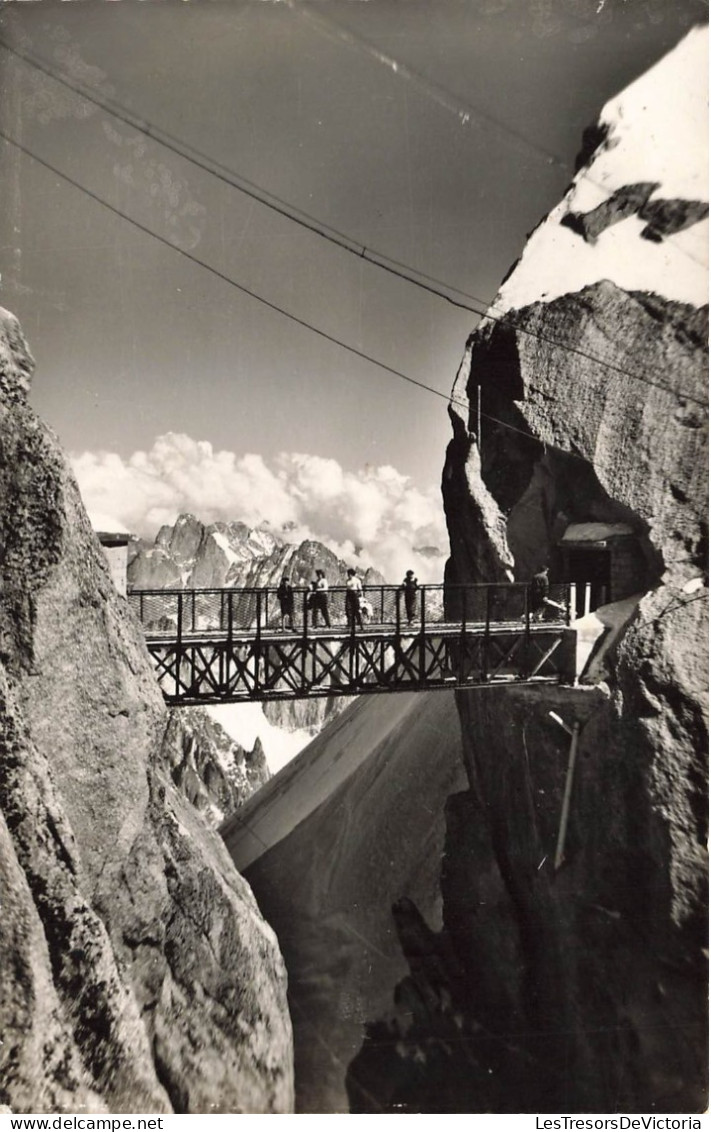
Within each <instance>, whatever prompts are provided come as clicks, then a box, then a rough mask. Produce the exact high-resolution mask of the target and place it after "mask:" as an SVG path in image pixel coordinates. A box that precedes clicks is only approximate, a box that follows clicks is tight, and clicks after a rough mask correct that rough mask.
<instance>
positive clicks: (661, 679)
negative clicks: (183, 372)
mask: <svg viewBox="0 0 711 1132" xmlns="http://www.w3.org/2000/svg"><path fill="white" fill-rule="evenodd" d="M704 59H705V35H704V33H702V32H696V33H692V35H691V36H690V37H689V38H688V39H687V40H686V41H684V42H683V43H682V44H681V45H680V47H679V48H677V50H676V51H675V52H674V53H672V55H671V56H669V57H668V58H667V59H665V60H663V61H662V62H661V63H660V64H659V65H658V66H657V67H656V68H654V69H653V70H652V71H651V72H650V73H649V74H648V75H646V76H644V77H643V78H642V79H641V80H639V81H638V82H637V83H635V84H633V86H632V87H631V88H629V90H628V91H626V92H624V93H623V94H622V95H621V96H620V97H619V99H616V100H614V101H613V102H612V103H611V104H610V105H609V106H608V107H606V108H605V111H604V112H603V116H602V119H601V123H600V124H599V126H598V128H597V129H596V130H595V131H594V132H593V133H592V134H591V137H594V138H595V141H596V144H597V149H596V150H595V151H594V153H592V154H588V155H587V157H586V159H585V162H584V164H583V165H582V167H581V169H580V171H579V173H578V175H577V177H576V179H575V181H574V182H573V184H572V186H571V189H570V190H569V192H568V194H567V195H566V197H565V199H564V201H563V202H562V203H561V204H560V205H559V206H558V207H557V208H556V209H554V211H553V212H552V213H551V215H550V216H549V217H548V218H547V219H546V220H545V221H544V222H543V223H542V224H541V225H540V227H539V228H538V229H537V230H536V232H535V233H534V234H533V235H532V237H531V238H530V240H529V243H528V245H527V247H526V250H525V252H524V254H523V256H522V258H521V260H520V261H519V263H518V264H517V265H516V267H515V268H514V269H513V271H512V272H511V273H510V275H509V277H508V278H507V280H506V282H505V283H504V285H503V287H502V290H501V292H500V294H499V295H498V296H497V299H496V300H495V303H494V304H493V306H492V308H491V310H490V312H489V315H488V317H487V318H486V319H485V320H484V322H483V323H482V324H481V326H480V327H479V328H478V329H477V330H476V331H475V333H474V334H473V335H472V336H471V338H470V340H469V342H468V344H467V349H466V354H465V358H464V362H463V364H462V368H461V371H460V374H459V377H458V381H457V384H456V387H455V391H454V398H453V405H452V410H451V416H452V423H453V433H454V435H453V439H452V442H451V444H450V446H449V450H448V453H447V461H446V465H445V469H444V476H443V492H444V501H445V508H446V513H447V520H448V524H449V530H450V537H451V550H452V554H451V559H450V562H449V565H448V578H449V579H450V580H456V581H480V580H483V579H487V580H491V579H496V578H502V579H503V578H506V577H509V578H517V579H524V580H525V579H528V578H530V577H531V575H532V573H533V572H534V571H535V570H538V569H539V568H540V567H541V566H542V565H543V564H545V563H549V564H550V565H551V568H552V569H555V562H556V560H555V555H556V547H557V545H558V543H559V541H560V538H561V536H562V534H563V532H564V531H565V530H566V529H567V528H568V527H569V526H570V525H571V524H574V523H590V522H603V523H618V522H624V523H625V524H626V525H627V526H628V527H629V528H630V529H631V530H632V532H634V537H635V539H636V545H637V546H638V548H639V551H640V556H641V559H642V560H643V562H644V568H643V570H642V573H641V575H640V577H641V590H642V592H640V593H639V594H638V601H637V602H636V603H635V602H632V603H631V605H630V606H629V607H628V608H627V612H626V616H627V620H626V622H625V624H624V626H623V629H622V632H621V634H620V635H619V636H618V638H617V642H616V645H615V647H614V648H611V649H609V650H607V652H605V650H604V642H603V653H604V655H603V656H602V657H601V664H602V670H603V672H604V676H605V682H604V683H603V684H601V685H599V686H597V687H587V688H586V687H584V686H581V687H577V688H570V689H562V688H561V689H555V690H551V691H550V692H544V691H543V690H537V691H536V692H533V691H532V690H530V689H525V688H520V689H510V690H507V691H506V692H505V693H503V696H505V702H502V694H498V695H495V694H494V693H492V692H490V691H486V690H482V691H473V692H467V693H458V695H457V706H458V710H459V715H460V719H461V728H462V741H463V750H464V758H465V762H466V766H467V771H468V774H469V780H470V790H469V791H468V792H465V793H463V794H461V795H459V796H457V797H455V798H453V799H451V800H450V803H449V806H448V810H447V826H448V829H447V844H446V852H445V861H444V873H443V894H444V931H443V932H442V933H440V934H435V933H433V932H432V931H431V930H430V929H429V928H428V926H427V924H426V923H425V922H424V921H423V919H422V917H421V916H420V915H419V913H418V910H417V909H416V908H413V907H411V906H409V905H407V904H400V905H399V906H398V907H397V908H396V921H397V923H398V930H399V933H400V939H401V944H402V947H403V953H404V955H405V956H406V957H407V960H408V964H409V974H408V976H407V977H406V978H405V979H404V980H402V981H401V982H400V983H399V984H398V987H397V990H396V992H395V1013H394V1016H391V1017H390V1018H389V1019H388V1018H381V1019H380V1020H378V1019H375V1018H374V1019H371V1021H370V1023H369V1026H368V1029H367V1038H366V1041H365V1043H364V1046H363V1049H362V1050H361V1053H360V1054H359V1056H358V1058H357V1059H356V1060H355V1061H354V1062H353V1064H352V1065H351V1067H350V1070H349V1079H348V1083H349V1093H350V1097H351V1106H352V1108H351V1111H354V1112H365V1111H367V1112H375V1111H383V1110H384V1111H388V1112H403V1111H416V1112H442V1111H445V1112H472V1111H482V1110H485V1111H516V1112H518V1111H549V1112H550V1111H560V1112H586V1111H587V1112H610V1111H613V1112H614V1111H637V1112H669V1111H695V1112H698V1111H701V1110H703V1108H704V1107H705V1103H706V1070H707V1062H706V1055H705V1040H706V1011H705V1002H706V964H705V952H704V948H705V939H706V891H707V888H706V855H705V844H706V796H707V786H706V783H707V768H706V751H707V712H706V701H705V692H706V682H707V681H706V655H707V653H706V645H707V602H706V599H707V597H708V591H707V588H706V587H707V582H708V578H707V573H706V571H707V545H708V544H707V537H708V533H707V517H706V510H705V504H706V500H705V494H706V483H707V472H706V466H707V464H706V459H707V427H706V409H705V405H706V402H705V378H706V366H707V361H708V345H707V344H708V331H707V326H708V310H707V308H706V307H705V306H704V305H703V304H704V302H705V294H704V290H705V277H706V272H705V268H704V265H703V257H704V251H705V242H706V229H707V225H706V222H705V217H706V216H707V213H708V206H707V204H706V201H707V200H708V196H707V190H706V188H705V176H704V174H705V169H704V163H703V153H702V152H700V151H702V150H703V146H701V145H700V143H699V138H700V137H702V136H703V133H704V128H703V119H702V122H701V125H700V124H699V121H698V116H696V110H697V109H698V107H699V106H703V101H704V89H705V78H704V68H705V63H704ZM699 128H700V129H701V134H699V132H698V131H699ZM479 398H480V405H481V430H480V434H479V435H477V429H478V420H479V417H478V412H477V403H478V401H479ZM467 406H469V408H467ZM598 671H600V668H598ZM551 712H554V713H555V714H556V715H557V716H559V717H560V718H562V719H563V721H564V722H565V723H566V724H567V726H568V727H569V728H572V727H573V725H574V724H575V723H577V724H578V725H579V728H580V742H579V751H578V762H577V770H576V776H575V778H574V789H573V794H572V809H571V820H570V826H569V829H568V835H567V840H566V844H565V857H564V861H563V864H562V867H560V868H559V869H556V868H555V867H554V865H553V859H554V850H555V847H556V841H557V836H558V830H559V828H560V817H561V808H562V800H563V788H564V782H565V777H566V767H567V764H568V754H569V744H570V739H569V736H568V735H566V733H565V731H564V730H563V729H562V728H561V727H560V725H559V724H558V723H557V722H556V721H555V719H552V718H551V715H550V713H551ZM443 1097H445V1098H446V1101H445V1104H446V1105H447V1106H448V1107H444V1108H443V1107H442V1103H443V1102H442V1098H443Z"/></svg>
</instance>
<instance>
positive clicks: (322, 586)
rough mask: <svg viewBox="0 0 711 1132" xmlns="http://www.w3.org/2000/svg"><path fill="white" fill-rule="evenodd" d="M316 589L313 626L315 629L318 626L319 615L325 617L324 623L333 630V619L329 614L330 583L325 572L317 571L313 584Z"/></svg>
mask: <svg viewBox="0 0 711 1132" xmlns="http://www.w3.org/2000/svg"><path fill="white" fill-rule="evenodd" d="M312 584H313V587H314V595H313V597H314V601H313V611H314V614H313V626H314V629H315V628H317V626H318V615H319V613H320V614H321V616H322V617H323V623H324V625H325V626H326V628H327V629H330V628H331V618H330V616H329V613H328V582H327V580H326V575H325V574H324V572H323V570H317V571H316V580H315V582H313V583H312Z"/></svg>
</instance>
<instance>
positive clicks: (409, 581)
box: [400, 570, 418, 625]
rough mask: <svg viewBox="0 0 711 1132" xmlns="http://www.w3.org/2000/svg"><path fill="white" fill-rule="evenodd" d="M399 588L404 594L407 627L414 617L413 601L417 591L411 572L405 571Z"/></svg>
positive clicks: (415, 579)
mask: <svg viewBox="0 0 711 1132" xmlns="http://www.w3.org/2000/svg"><path fill="white" fill-rule="evenodd" d="M400 588H401V589H402V590H403V591H404V593H405V616H406V617H407V623H408V625H411V624H412V622H413V620H414V617H415V601H416V594H417V590H418V585H417V578H416V577H415V573H414V571H413V570H408V571H407V573H406V574H405V578H404V580H403V583H402V586H401V587H400Z"/></svg>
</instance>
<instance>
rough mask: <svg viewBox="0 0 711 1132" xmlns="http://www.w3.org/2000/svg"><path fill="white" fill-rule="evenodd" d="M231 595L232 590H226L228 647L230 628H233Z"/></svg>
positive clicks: (230, 637)
mask: <svg viewBox="0 0 711 1132" xmlns="http://www.w3.org/2000/svg"><path fill="white" fill-rule="evenodd" d="M232 597H233V591H232V590H228V592H227V643H228V644H229V646H230V648H232V629H233V625H234V615H233V612H232Z"/></svg>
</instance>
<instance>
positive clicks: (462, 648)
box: [459, 585, 468, 684]
mask: <svg viewBox="0 0 711 1132" xmlns="http://www.w3.org/2000/svg"><path fill="white" fill-rule="evenodd" d="M467 589H468V587H467V586H465V585H463V586H462V591H461V606H462V627H461V639H460V642H459V683H460V684H463V683H464V668H465V663H464V662H465V659H466V654H467Z"/></svg>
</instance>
